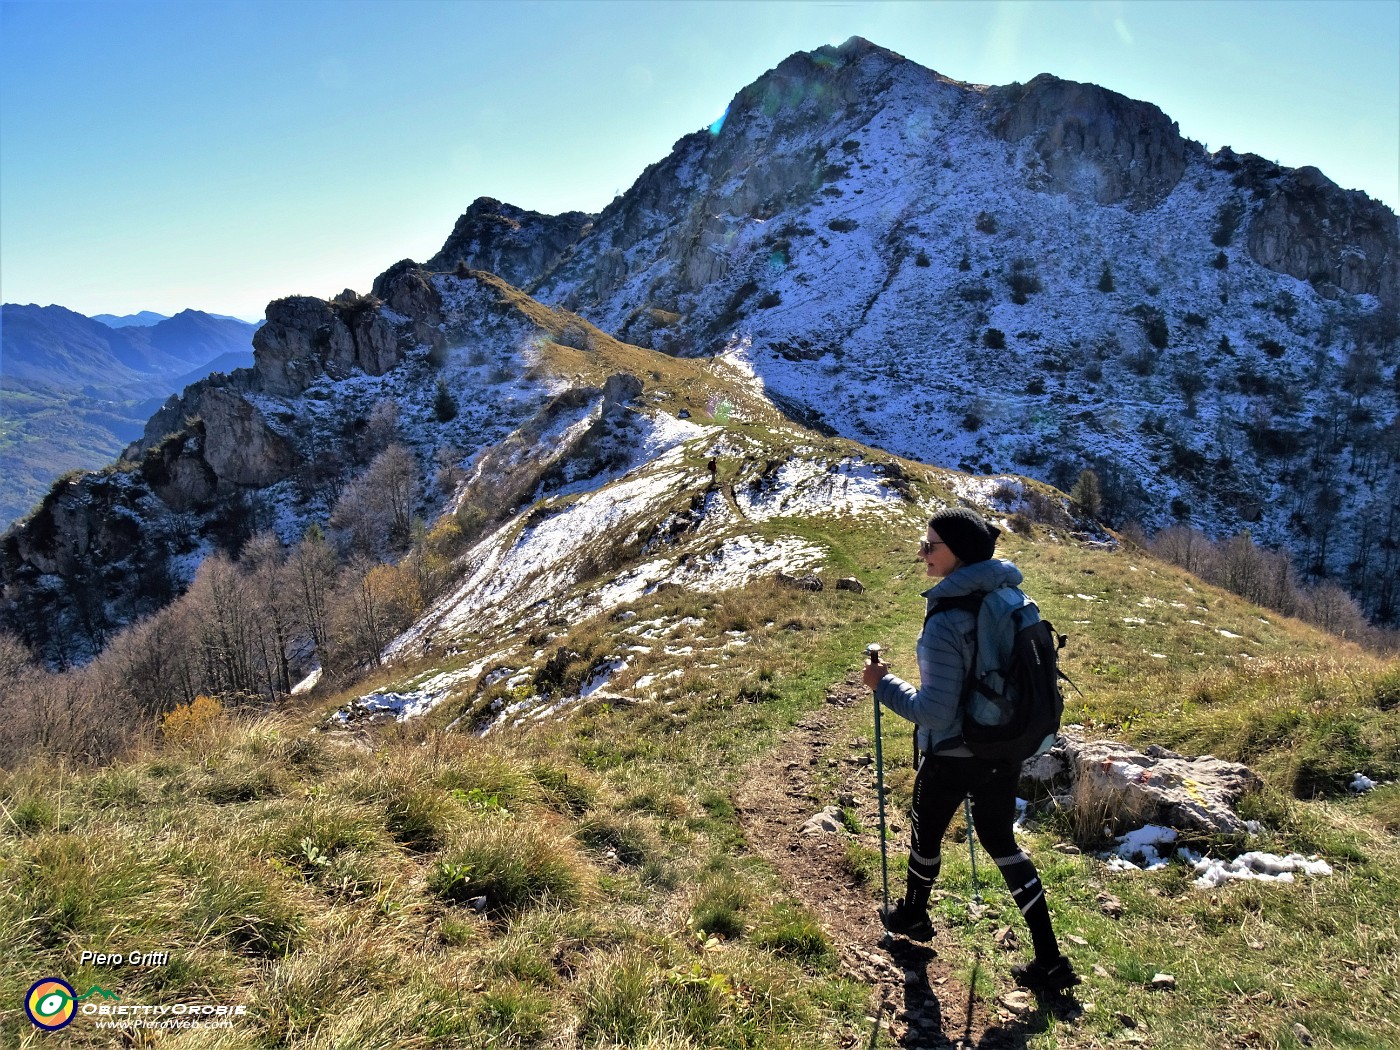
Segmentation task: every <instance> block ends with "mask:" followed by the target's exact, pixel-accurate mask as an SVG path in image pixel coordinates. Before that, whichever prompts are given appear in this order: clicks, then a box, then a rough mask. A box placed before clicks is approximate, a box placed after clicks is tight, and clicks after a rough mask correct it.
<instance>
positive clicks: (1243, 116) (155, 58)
mask: <svg viewBox="0 0 1400 1050" xmlns="http://www.w3.org/2000/svg"><path fill="white" fill-rule="evenodd" d="M857 35H858V36H864V37H866V38H867V39H869V40H871V41H873V42H875V43H876V44H879V45H881V46H883V47H887V48H889V49H891V50H893V51H896V52H898V53H900V54H902V55H904V56H905V57H907V58H910V59H912V60H914V61H916V62H918V63H920V64H921V65H925V66H928V67H930V68H932V69H936V70H937V71H939V72H940V73H943V74H944V75H946V76H949V77H952V78H954V79H956V80H962V81H967V82H971V83H979V84H1005V83H1009V82H1011V81H1015V80H1019V81H1026V80H1029V79H1031V77H1033V76H1035V75H1036V74H1037V73H1041V72H1049V73H1054V74H1055V75H1057V76H1060V77H1064V78H1066V79H1070V80H1084V81H1092V82H1094V83H1097V84H1101V85H1103V86H1104V87H1108V88H1111V89H1113V90H1115V91H1119V92H1121V93H1123V94H1125V95H1129V96H1131V97H1133V98H1138V99H1144V100H1146V101H1149V102H1152V103H1154V104H1156V105H1157V106H1159V107H1160V108H1161V109H1162V110H1163V111H1165V112H1166V113H1167V114H1168V115H1169V116H1170V117H1171V118H1172V119H1174V120H1176V121H1177V122H1178V123H1179V125H1180V127H1181V131H1182V133H1183V134H1185V135H1186V136H1188V137H1190V138H1193V139H1196V140H1197V141H1200V142H1204V143H1205V144H1206V146H1207V147H1208V148H1209V149H1211V150H1215V149H1217V148H1219V147H1220V146H1225V145H1229V146H1233V147H1234V148H1235V149H1236V150H1239V151H1241V152H1252V153H1259V154H1261V155H1263V156H1264V157H1266V158H1268V159H1270V160H1275V161H1278V162H1280V163H1282V164H1285V165H1288V166H1290V167H1298V166H1301V165H1304V164H1312V165H1315V166H1317V167H1319V168H1321V169H1322V171H1323V172H1324V173H1326V174H1327V175H1328V176H1329V177H1330V178H1331V179H1333V180H1334V181H1336V182H1337V183H1339V184H1340V185H1342V186H1343V187H1345V188H1348V189H1360V190H1364V191H1365V192H1367V193H1369V194H1370V195H1371V196H1372V197H1375V198H1377V199H1379V200H1382V201H1384V202H1385V203H1386V204H1388V205H1389V206H1390V207H1391V208H1393V209H1400V0H1323V2H1311V0H1167V2H1156V0H1129V2H1123V0H1033V2H1020V0H977V2H953V0H948V2H923V3H919V2H905V3H876V2H854V0H847V2H836V0H833V2H826V3H799V2H795V0H794V2H768V3H745V2H740V0H713V2H711V0H668V2H664V3H650V2H646V0H609V2H603V0H597V2H595V0H572V2H569V0H563V2H531V0H520V2H495V0H473V2H465V0H462V2H438V0H392V2H391V0H286V2H280V3H230V2H223V0H181V2H176V3H138V2H119V0H109V2H102V3H69V2H62V0H53V2H21V0H0V298H3V300H4V301H5V302H20V303H27V302H36V303H39V304H40V305H47V304H49V303H58V304H60V305H63V306H67V307H69V308H71V309H74V310H77V311H79V312H81V313H86V314H94V313H104V312H106V313H131V312H135V311H137V310H143V309H144V310H156V311H158V312H161V313H174V312H175V311H177V310H180V309H182V308H184V307H194V308H197V309H202V310H208V311H211V312H214V313H225V314H234V315H237V316H242V317H248V318H257V317H261V316H262V310H263V307H264V306H265V305H266V303H267V302H268V301H269V300H271V299H274V298H277V297H279V296H283V295H292V294H307V295H318V296H322V297H329V296H331V295H334V294H336V293H337V292H339V291H340V290H341V289H342V288H346V287H350V288H355V289H357V290H359V291H368V289H369V285H370V283H371V281H372V280H373V279H374V276H375V275H376V274H377V273H379V272H380V271H382V270H384V269H385V268H387V267H388V266H389V265H390V264H392V263H394V262H396V261H397V260H399V259H403V258H414V259H419V260H422V259H426V258H428V257H429V256H430V255H432V254H433V253H435V252H436V251H437V249H438V248H439V247H441V245H442V242H443V241H444V240H445V239H446V238H447V235H448V234H449V233H450V232H451V230H452V226H453V223H454V222H455V220H456V218H457V216H458V215H460V214H461V213H462V212H463V211H464V210H465V209H466V207H467V205H468V204H470V203H471V201H472V200H474V199H475V198H477V197H479V196H492V197H498V198H500V199H502V200H506V201H509V202H511V203H513V204H518V205H520V206H522V207H526V208H533V209H536V210H538V211H544V212H559V211H566V210H570V209H579V210H584V211H597V210H599V209H601V208H602V207H603V206H604V205H605V204H607V203H608V201H610V200H611V199H612V198H613V196H614V195H615V194H616V193H619V192H622V191H623V190H625V189H626V188H627V187H628V186H629V185H631V183H632V182H633V181H634V180H635V179H636V178H637V177H638V176H639V175H640V174H641V172H642V170H643V169H644V168H645V167H646V166H647V165H648V164H651V163H654V162H656V161H658V160H660V159H661V158H662V157H664V156H665V155H666V154H667V152H669V150H670V148H671V145H672V144H673V143H674V142H675V141H676V140H677V139H678V138H680V137H681V136H682V135H685V134H687V133H689V132H691V131H695V130H697V129H699V128H702V127H704V126H706V125H708V124H709V123H710V122H711V121H713V120H714V119H715V118H716V117H717V116H719V114H720V113H721V112H723V110H724V107H725V105H726V103H727V102H728V101H729V99H730V98H731V97H732V96H733V95H734V93H735V92H737V91H738V90H739V89H740V88H742V87H743V86H745V85H746V84H748V83H750V82H752V81H753V80H755V79H756V78H757V77H758V76H760V75H761V74H762V73H763V72H764V71H766V70H768V69H771V68H772V67H774V66H776V65H777V64H778V63H779V62H781V61H782V60H783V58H785V57H786V56H787V55H789V54H791V53H793V52H795V51H807V50H811V49H813V48H815V47H819V46H821V45H822V44H834V43H840V42H842V41H844V40H845V39H847V38H848V37H851V36H857Z"/></svg>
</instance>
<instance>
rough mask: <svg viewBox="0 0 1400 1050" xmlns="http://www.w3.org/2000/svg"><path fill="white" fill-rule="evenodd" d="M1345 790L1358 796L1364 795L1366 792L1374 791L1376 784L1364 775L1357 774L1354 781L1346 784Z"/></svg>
mask: <svg viewBox="0 0 1400 1050" xmlns="http://www.w3.org/2000/svg"><path fill="white" fill-rule="evenodd" d="M1347 788H1348V790H1350V791H1354V792H1356V794H1358V795H1364V794H1365V793H1366V792H1368V791H1374V790H1375V789H1376V782H1375V781H1374V780H1372V779H1371V778H1370V777H1368V776H1367V775H1366V774H1365V773H1357V774H1356V779H1355V780H1353V781H1352V782H1351V783H1350V784H1348V785H1347Z"/></svg>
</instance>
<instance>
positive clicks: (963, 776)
mask: <svg viewBox="0 0 1400 1050" xmlns="http://www.w3.org/2000/svg"><path fill="white" fill-rule="evenodd" d="M1020 778H1021V764H1020V763H1019V762H1017V763H1012V764H1007V765H993V764H988V763H987V762H984V761H982V760H981V759H976V758H931V757H928V756H925V757H924V759H923V761H921V762H920V763H919V771H918V773H917V774H916V775H915V777H914V807H913V832H912V834H911V836H910V845H909V881H908V892H907V896H906V900H907V901H908V903H909V904H910V905H912V906H915V907H918V908H927V907H928V899H929V895H930V893H932V891H933V884H934V881H935V880H936V879H937V878H938V873H939V870H940V869H941V867H942V864H943V856H942V845H943V836H944V835H945V834H946V833H947V831H948V825H949V824H950V823H952V820H953V814H954V813H956V812H957V811H958V807H959V806H961V805H962V804H963V799H965V798H968V797H969V796H970V797H971V799H972V827H973V830H974V831H975V832H976V834H977V840H978V841H979V842H981V843H982V848H983V849H985V850H986V851H987V853H988V854H989V855H990V856H991V858H992V862H993V863H994V864H996V866H997V869H998V870H999V871H1000V872H1001V874H1002V878H1004V879H1005V880H1006V885H1007V886H1008V887H1009V888H1010V890H1011V897H1012V899H1013V900H1014V901H1015V902H1016V906H1017V907H1018V908H1020V909H1021V914H1022V915H1023V916H1024V917H1025V920H1026V926H1027V927H1028V928H1029V930H1030V934H1031V942H1032V944H1033V945H1034V946H1035V955H1036V958H1038V959H1045V960H1047V961H1048V960H1053V959H1055V958H1057V957H1058V956H1059V954H1060V949H1059V945H1058V944H1057V943H1056V941H1055V932H1054V930H1053V929H1052V928H1051V925H1050V909H1049V907H1048V906H1047V905H1046V903H1045V889H1044V887H1043V886H1042V885H1041V882H1040V876H1039V874H1037V872H1036V870H1035V865H1034V864H1033V863H1032V862H1031V858H1030V857H1029V856H1027V855H1026V854H1025V853H1023V852H1022V851H1021V847H1020V846H1018V845H1017V844H1016V834H1015V832H1014V831H1012V824H1014V823H1015V821H1016V787H1017V785H1018V784H1019V782H1020Z"/></svg>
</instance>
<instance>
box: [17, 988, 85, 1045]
mask: <svg viewBox="0 0 1400 1050" xmlns="http://www.w3.org/2000/svg"><path fill="white" fill-rule="evenodd" d="M77 995H78V993H77V992H75V991H73V986H72V985H71V984H69V983H68V982H67V981H61V980H59V979H58V978H57V977H45V978H44V979H43V980H42V981H35V982H34V984H33V986H32V987H31V988H30V989H29V994H28V995H26V996H25V997H24V1011H25V1013H27V1014H29V1019H30V1020H31V1021H33V1022H34V1023H35V1024H36V1025H38V1026H39V1027H40V1028H43V1029H45V1030H46V1031H49V1032H56V1031H58V1030H59V1029H60V1028H65V1027H67V1026H68V1025H69V1024H70V1023H71V1022H72V1020H73V1014H74V1013H75V1012H76V1011H77V1005H76V1004H77Z"/></svg>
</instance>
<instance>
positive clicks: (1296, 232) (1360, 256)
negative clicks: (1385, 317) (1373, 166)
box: [1247, 167, 1400, 308]
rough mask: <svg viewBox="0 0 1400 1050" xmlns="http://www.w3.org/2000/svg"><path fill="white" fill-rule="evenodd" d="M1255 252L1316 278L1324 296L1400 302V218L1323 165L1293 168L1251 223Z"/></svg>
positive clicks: (1274, 265)
mask: <svg viewBox="0 0 1400 1050" xmlns="http://www.w3.org/2000/svg"><path fill="white" fill-rule="evenodd" d="M1247 243H1248V247H1249V254H1250V257H1251V258H1253V259H1254V261H1255V262H1257V263H1259V264H1260V265H1261V266H1267V267H1268V268H1269V269H1271V270H1275V271H1278V272H1279V273H1286V274H1290V275H1292V276H1293V277H1297V278H1300V279H1301V280H1304V281H1309V282H1311V283H1312V285H1313V287H1314V288H1316V289H1317V290H1318V292H1319V293H1320V294H1322V295H1326V296H1328V297H1329V298H1336V297H1337V296H1338V295H1339V294H1340V293H1343V292H1346V293H1350V294H1353V295H1355V294H1362V293H1364V294H1369V295H1374V296H1377V297H1378V298H1379V299H1380V300H1381V302H1382V303H1384V304H1385V305H1387V306H1389V307H1392V308H1393V307H1395V306H1397V305H1400V222H1398V221H1397V219H1396V216H1395V214H1394V212H1392V211H1391V210H1390V209H1389V208H1387V207H1386V206H1385V205H1383V204H1381V203H1380V202H1379V201H1374V200H1372V199H1371V198H1370V197H1368V196H1367V195H1366V194H1364V193H1361V192H1359V191H1357V190H1343V189H1341V188H1340V187H1338V186H1337V184H1336V183H1334V182H1333V181H1332V180H1331V179H1329V178H1327V176H1325V175H1323V174H1322V172H1320V171H1318V170H1317V169H1316V168H1312V167H1305V168H1298V169H1296V170H1294V171H1290V172H1288V173H1287V174H1286V175H1285V176H1284V177H1283V178H1282V179H1280V180H1279V181H1278V182H1277V184H1276V185H1275V186H1274V188H1273V191H1272V193H1270V195H1269V196H1268V198H1267V199H1266V200H1265V201H1264V204H1263V206H1262V207H1260V209H1259V210H1258V212H1256V213H1255V215H1254V218H1253V219H1252V220H1251V221H1250V224H1249V234H1248V241H1247Z"/></svg>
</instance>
